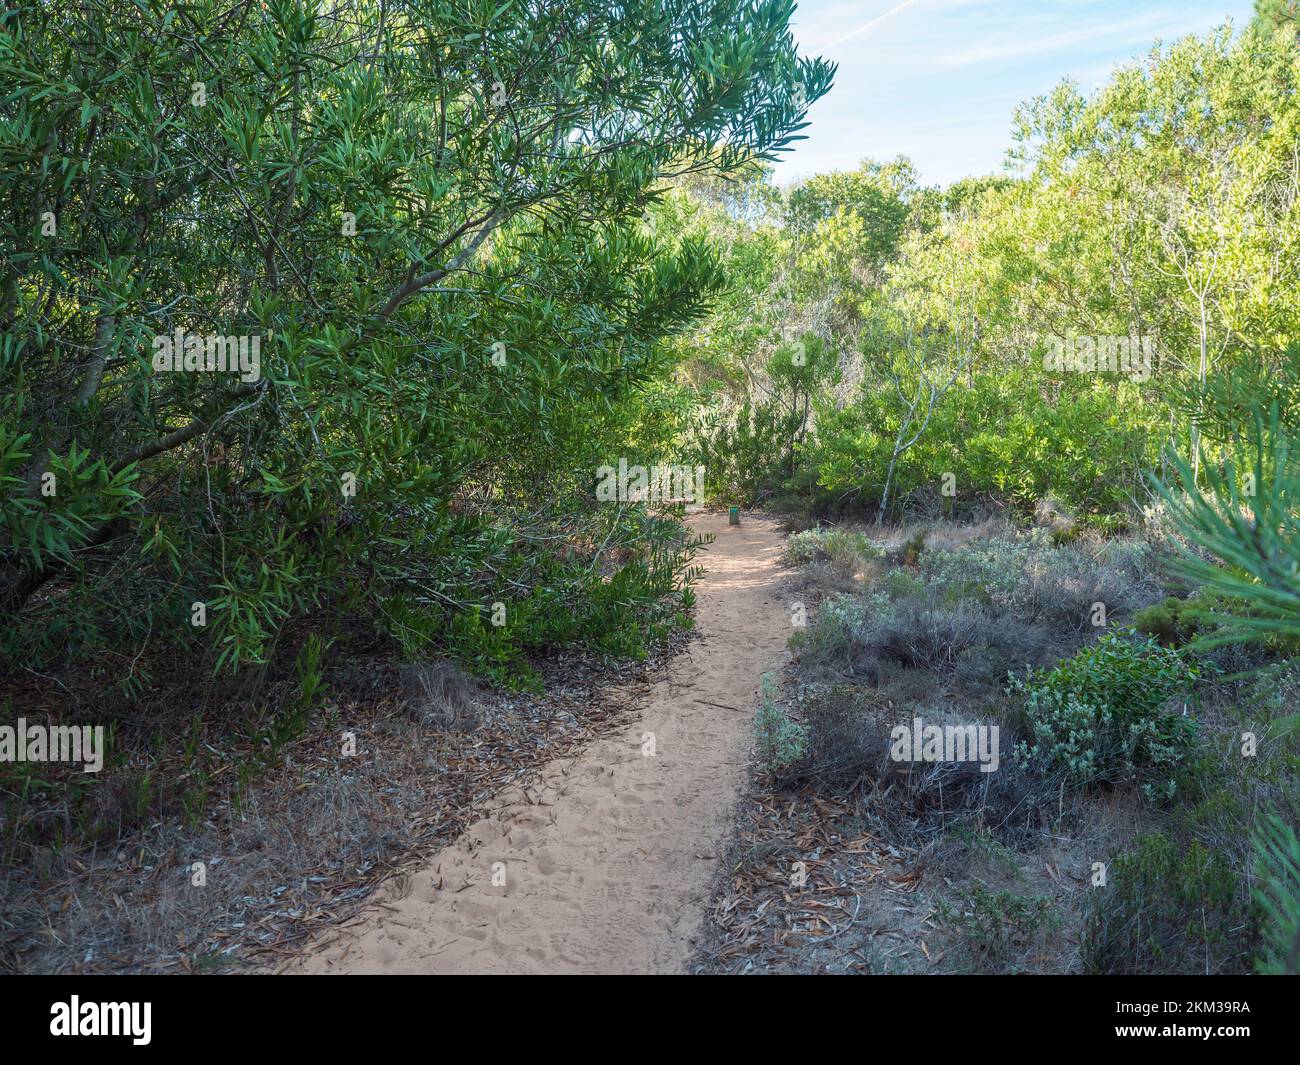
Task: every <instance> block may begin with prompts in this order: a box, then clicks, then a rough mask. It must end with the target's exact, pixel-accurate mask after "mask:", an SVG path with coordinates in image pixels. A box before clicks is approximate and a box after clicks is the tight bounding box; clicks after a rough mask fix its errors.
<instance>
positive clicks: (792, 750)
mask: <svg viewBox="0 0 1300 1065" xmlns="http://www.w3.org/2000/svg"><path fill="white" fill-rule="evenodd" d="M780 695H781V692H780V689H779V688H778V687H777V684H776V681H775V680H774V679H773V678H772V675H771V674H770V673H765V674H763V680H762V685H761V689H760V691H759V701H758V710H757V712H756V713H755V715H754V738H755V742H756V746H757V748H758V762H759V765H760V766H761V767H762V769H763V770H764V771H765V772H767V773H771V774H772V775H774V776H780V775H781V774H782V773H784V772H786V771H787V770H789V769H790V768H791V767H792V766H793V765H794V764H795V763H796V762H798V761H799V759H800V758H802V757H803V753H804V750H805V748H806V746H807V742H808V736H807V731H806V730H805V729H804V727H803V726H802V725H800V724H799V723H798V722H795V721H792V720H790V717H789V715H787V714H786V712H785V711H784V710H782V709H781V707H780V706H779V705H778V703H777V700H778V699H779V698H780Z"/></svg>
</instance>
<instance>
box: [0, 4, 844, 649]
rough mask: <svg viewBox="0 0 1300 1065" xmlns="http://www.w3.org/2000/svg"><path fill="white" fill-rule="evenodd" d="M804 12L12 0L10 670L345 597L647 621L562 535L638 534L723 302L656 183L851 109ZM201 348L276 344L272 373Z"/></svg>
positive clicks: (417, 629)
mask: <svg viewBox="0 0 1300 1065" xmlns="http://www.w3.org/2000/svg"><path fill="white" fill-rule="evenodd" d="M792 9H793V4H792V3H791V2H790V0H760V2H758V3H750V2H741V0H705V2H698V0H631V2H629V3H624V4H620V5H619V6H618V7H617V8H616V9H615V8H610V7H609V6H608V5H606V4H602V3H597V2H589V3H582V2H578V3H570V2H565V3H551V2H543V3H519V2H510V0H506V2H504V3H502V2H500V0H404V2H399V3H393V2H385V3H381V2H379V0H355V2H350V3H345V4H341V5H340V4H323V3H317V2H314V0H266V2H265V3H260V2H259V3H251V2H237V3H234V4H228V3H216V2H209V0H199V2H196V3H191V4H185V5H181V6H176V5H173V4H170V3H164V2H161V0H88V2H86V3H80V4H75V5H70V4H59V3H37V4H27V5H21V6H19V7H16V8H14V7H7V8H6V9H5V10H4V13H3V16H0V79H3V82H4V84H5V86H6V90H5V94H4V98H3V101H0V154H2V155H3V163H4V165H3V169H2V172H0V173H2V176H0V191H2V192H3V203H2V204H0V241H3V245H4V259H3V271H4V275H3V281H2V284H0V322H2V323H3V329H4V340H3V349H2V352H0V377H2V378H3V388H0V396H3V399H0V480H2V481H3V483H4V484H5V492H4V497H3V500H2V501H0V522H2V523H3V526H4V529H5V539H4V542H3V544H2V545H0V614H3V615H4V616H6V617H7V618H8V619H9V623H10V629H9V630H8V632H7V633H6V634H5V635H6V642H7V646H8V647H9V648H10V649H11V650H15V649H21V648H29V649H33V648H34V649H35V650H34V653H41V652H42V651H45V652H51V653H52V651H53V649H54V648H56V647H58V646H60V645H61V644H64V643H68V642H69V641H71V644H72V645H73V646H75V645H77V644H78V643H80V644H81V645H85V646H90V645H93V644H96V643H100V642H105V643H108V644H110V645H113V646H116V645H117V644H118V643H119V642H121V641H122V640H130V641H131V642H133V643H135V644H138V645H139V646H140V647H141V648H143V647H144V646H146V645H150V644H151V643H157V642H159V641H162V642H163V643H164V644H168V643H171V644H176V643H179V644H181V645H187V644H198V645H201V646H206V647H210V648H211V649H213V650H214V651H215V652H216V653H217V654H218V656H219V658H218V661H220V662H224V663H228V664H229V663H238V662H241V661H245V660H260V659H263V658H265V657H266V656H267V655H268V654H269V653H270V651H271V650H272V648H273V647H274V645H275V642H276V640H277V639H278V638H279V635H280V634H281V633H282V632H283V631H284V629H285V626H286V624H287V623H288V622H290V621H291V620H292V619H294V618H299V617H302V616H304V615H305V614H307V613H308V612H311V613H320V612H328V611H336V612H339V613H342V614H346V615H353V614H359V615H361V616H362V617H365V618H367V619H368V620H369V621H370V622H371V623H372V624H373V625H374V626H375V627H376V628H378V629H379V631H380V632H381V633H383V634H385V635H388V636H391V637H393V638H394V639H397V640H399V641H400V642H401V643H402V644H403V645H404V646H408V648H409V647H415V646H418V645H420V644H422V643H425V642H428V640H430V639H435V638H438V636H439V634H440V633H441V634H445V633H447V632H461V633H462V634H468V635H465V639H471V640H473V639H480V636H474V635H473V632H475V631H477V630H475V629H474V626H473V625H472V624H471V623H470V622H468V621H465V620H464V619H467V618H477V616H478V613H479V611H480V609H481V608H482V607H483V605H484V600H485V599H486V600H488V601H490V600H492V599H496V598H501V599H509V600H511V602H512V603H513V602H514V601H515V600H519V610H518V611H517V614H518V615H519V616H520V617H525V618H526V617H528V616H530V611H531V612H532V616H534V617H537V618H545V617H552V618H554V617H557V616H559V614H560V613H561V612H557V611H555V610H553V609H551V610H545V609H542V607H543V606H544V605H545V603H543V602H541V600H544V599H545V598H546V597H547V596H559V597H561V598H564V597H566V596H572V597H576V598H574V599H573V601H574V602H585V603H587V604H588V606H590V607H591V608H592V609H595V608H596V607H597V606H598V603H597V600H600V597H601V596H606V597H608V599H607V601H608V604H609V605H610V606H611V609H612V608H613V605H614V604H615V603H616V602H622V601H623V600H620V599H618V596H617V594H616V593H615V592H606V591H602V590H601V588H600V587H597V585H599V584H600V582H599V580H598V576H599V574H598V573H597V574H595V578H593V579H594V583H593V582H592V580H589V579H587V578H581V576H580V574H577V573H574V574H570V575H569V576H568V577H567V578H566V579H564V580H561V577H562V576H563V575H557V574H556V573H555V572H554V570H553V563H552V561H551V559H550V556H549V554H548V552H547V551H546V550H545V549H544V547H543V546H541V545H544V544H546V543H547V542H549V540H550V539H551V537H550V536H549V535H548V527H549V526H550V525H551V524H553V523H554V522H555V521H557V520H560V516H562V515H564V514H573V515H576V516H577V519H578V520H582V521H587V522H590V523H591V524H592V525H593V526H595V527H597V528H600V527H601V526H602V525H608V523H609V522H611V521H622V520H624V519H625V518H626V515H625V514H623V512H622V511H621V510H618V511H606V512H600V513H596V512H595V511H594V510H593V509H592V508H591V506H590V505H588V504H589V502H590V497H589V486H590V481H591V478H592V471H593V470H594V469H595V467H596V466H597V465H598V464H599V463H600V461H602V460H607V459H608V457H609V454H610V449H611V448H616V447H618V446H620V443H621V442H623V441H625V440H626V439H627V438H628V435H627V434H628V432H629V425H630V423H632V422H634V421H635V420H636V416H635V414H633V413H629V408H630V407H633V406H635V397H636V396H637V394H638V391H639V390H640V389H642V388H643V387H644V386H645V384H646V383H647V382H649V381H653V380H656V379H658V378H661V377H662V376H663V375H665V374H666V373H668V372H669V370H670V368H671V356H670V353H669V351H668V349H667V348H666V347H665V346H664V345H663V343H662V340H663V338H664V337H665V336H667V335H670V334H672V333H674V332H676V331H678V330H680V329H682V328H684V327H685V326H687V325H688V324H690V323H691V322H693V321H695V320H696V319H697V318H698V317H699V316H700V315H701V314H702V313H704V311H705V310H706V309H707V307H708V305H709V301H710V300H712V299H713V298H715V297H716V295H717V293H718V292H719V290H720V289H721V287H722V285H723V281H724V278H723V275H722V274H721V272H720V270H719V268H718V263H717V258H716V256H715V255H714V254H713V253H712V252H710V250H709V249H708V248H707V247H705V245H704V244H703V243H702V242H700V241H698V240H683V241H679V242H677V243H675V244H673V245H671V246H665V245H664V244H662V243H658V242H656V241H655V240H654V239H653V238H652V236H651V235H649V234H648V233H647V232H646V231H645V228H644V226H643V225H642V222H641V218H642V215H643V212H644V211H645V209H646V206H647V205H648V203H649V202H650V200H651V199H652V197H653V194H654V190H655V189H656V188H657V187H658V185H659V184H660V183H661V182H663V181H664V180H666V179H669V180H670V179H673V178H674V177H681V176H684V175H688V174H691V173H693V172H696V171H717V170H722V171H728V170H734V169H736V168H738V167H742V166H744V165H746V164H748V163H750V162H752V161H754V160H763V159H770V158H772V157H773V155H774V153H777V152H779V151H781V150H783V149H784V148H786V146H787V145H788V143H789V141H790V138H791V137H792V136H793V135H794V133H795V131H796V130H797V129H798V128H799V127H800V125H801V124H802V123H803V118H804V115H805V113H806V110H807V107H808V104H809V103H810V102H812V101H814V100H816V99H817V98H818V97H819V96H821V95H822V94H823V93H824V92H825V91H826V90H827V88H828V87H829V84H830V79H831V75H832V70H831V68H830V67H828V66H827V65H826V64H824V63H821V62H820V61H809V60H806V59H801V58H800V57H798V56H797V54H796V52H795V48H794V44H793V41H792V38H791V36H790V33H789V29H788V23H789V18H790V14H791V11H792ZM177 330H181V331H182V332H181V333H180V334H179V336H180V337H181V338H182V343H181V344H180V349H181V350H180V352H178V354H180V355H181V356H182V366H181V369H180V371H179V372H172V371H169V370H166V369H160V368H158V365H157V361H156V358H155V357H156V356H157V355H158V353H159V350H160V347H159V346H160V345H163V346H165V340H164V338H172V339H173V340H174V339H175V338H176V337H177V336H178V334H177ZM187 337H197V338H207V337H214V338H224V337H243V338H245V341H246V345H245V351H246V361H245V365H244V366H243V368H242V370H243V372H242V373H229V372H213V371H212V370H211V368H210V367H207V366H206V365H204V366H203V368H201V369H197V370H196V369H194V367H195V366H196V361H195V360H201V359H203V358H204V357H205V355H204V352H205V351H206V350H208V348H207V347H205V343H206V342H205V341H204V340H202V339H201V340H200V341H198V347H197V348H195V347H193V346H189V347H187V346H186V341H185V338H187ZM253 342H256V344H257V345H259V347H260V357H259V360H258V364H257V365H256V366H253V365H251V364H250V361H251V360H250V358H249V356H251V351H252V348H253ZM208 347H215V348H216V352H219V351H220V350H221V349H222V347H223V346H222V345H221V344H220V343H217V344H215V345H209V346H208ZM216 352H214V354H216ZM185 358H190V359H191V362H190V364H189V368H188V369H187V368H186V367H185V365H184V362H183V360H184V359H185ZM584 500H586V501H587V504H584ZM604 536H605V530H604V529H602V530H601V534H600V537H599V538H603V537H604ZM599 538H598V539H599ZM584 571H585V567H584ZM543 578H549V579H551V580H552V582H553V583H555V584H557V585H558V587H555V588H550V587H549V586H547V585H546V581H545V580H543ZM584 582H585V583H584ZM606 587H607V586H606ZM38 593H39V594H38ZM593 597H594V598H593ZM195 604H199V605H202V606H203V607H204V608H205V611H206V625H204V626H199V625H191V623H190V622H191V609H192V606H193V605H195ZM20 613H21V614H22V615H23V620H22V621H21V622H18V621H16V618H17V617H18V615H19V614H20ZM512 616H513V615H512ZM577 616H581V612H580V611H579V612H577ZM458 619H459V620H458ZM512 624H513V623H512ZM521 624H522V622H521ZM456 625H459V626H460V628H456V627H455V626H456ZM466 626H468V627H466ZM593 627H594V628H595V629H600V628H603V627H604V626H603V625H594V626H593ZM513 631H514V629H513V628H510V627H508V628H507V630H506V633H507V634H506V635H503V636H501V639H507V638H509V634H510V633H512V632H513ZM489 635H491V634H489ZM481 638H482V639H487V636H483V637H481ZM494 638H495V637H494ZM42 641H43V642H42Z"/></svg>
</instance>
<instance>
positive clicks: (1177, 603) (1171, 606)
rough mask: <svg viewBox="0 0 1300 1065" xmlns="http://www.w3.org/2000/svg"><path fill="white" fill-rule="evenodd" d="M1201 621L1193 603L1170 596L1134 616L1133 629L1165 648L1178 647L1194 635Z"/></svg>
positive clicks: (1199, 611)
mask: <svg viewBox="0 0 1300 1065" xmlns="http://www.w3.org/2000/svg"><path fill="white" fill-rule="evenodd" d="M1201 620H1202V615H1201V610H1200V609H1199V608H1198V607H1197V605H1196V604H1195V603H1192V602H1191V601H1190V600H1187V599H1179V598H1178V597H1177V596H1175V595H1171V596H1167V597H1166V598H1165V600H1164V601H1163V602H1161V603H1155V604H1152V605H1151V606H1148V607H1143V608H1142V609H1141V610H1139V611H1138V612H1137V613H1136V614H1134V615H1133V627H1134V628H1135V629H1137V631H1138V632H1140V633H1143V634H1145V635H1147V636H1151V637H1154V638H1155V639H1156V640H1159V641H1160V643H1162V644H1164V645H1165V646H1166V647H1178V646H1181V645H1182V644H1185V643H1187V642H1188V641H1189V640H1191V639H1192V638H1193V637H1194V636H1195V635H1196V633H1197V630H1198V629H1199V628H1200V625H1201Z"/></svg>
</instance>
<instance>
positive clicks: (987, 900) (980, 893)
mask: <svg viewBox="0 0 1300 1065" xmlns="http://www.w3.org/2000/svg"><path fill="white" fill-rule="evenodd" d="M938 913H939V917H940V919H941V920H942V921H943V922H944V923H945V924H946V925H948V926H949V927H950V928H952V929H953V930H954V931H955V932H956V933H957V934H958V935H959V936H960V937H961V939H962V945H963V947H964V950H965V953H966V955H967V961H968V964H969V967H970V968H971V969H973V970H975V971H977V972H1007V971H1015V970H1016V969H1018V968H1019V967H1020V965H1021V963H1022V962H1023V959H1024V958H1025V956H1026V955H1027V954H1028V953H1029V952H1030V951H1032V950H1034V948H1036V947H1037V946H1038V945H1039V944H1041V942H1042V941H1043V939H1044V938H1045V937H1046V936H1048V935H1050V934H1051V933H1052V932H1054V931H1056V930H1057V929H1059V928H1060V926H1061V920H1060V917H1059V916H1058V915H1057V914H1055V913H1054V912H1053V910H1052V900H1051V899H1050V898H1047V897H1045V896H1025V895H1017V894H1015V893H1013V892H1010V891H998V892H994V891H990V890H989V889H988V888H987V887H985V886H984V885H983V884H976V885H975V886H974V887H972V888H969V889H966V890H964V891H962V892H961V893H960V895H959V896H958V898H957V900H956V903H955V905H954V904H953V903H949V902H940V903H939V906H938Z"/></svg>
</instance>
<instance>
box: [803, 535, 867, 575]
mask: <svg viewBox="0 0 1300 1065" xmlns="http://www.w3.org/2000/svg"><path fill="white" fill-rule="evenodd" d="M881 554H882V552H881V550H880V548H878V547H876V546H875V545H874V544H873V543H872V542H871V540H870V539H869V538H868V537H867V536H866V535H865V534H863V533H858V532H850V531H849V530H847V529H808V530H806V531H804V532H798V533H795V534H793V535H792V536H791V537H789V539H787V540H786V542H785V560H786V562H788V563H790V564H791V565H794V566H802V565H806V564H807V563H809V562H823V561H829V562H831V563H833V564H834V565H835V566H836V567H838V568H839V569H841V570H847V571H849V572H852V571H853V570H854V569H856V568H858V567H860V566H862V565H863V564H865V563H866V562H869V561H871V560H872V559H876V558H879V557H880V556H881Z"/></svg>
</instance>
